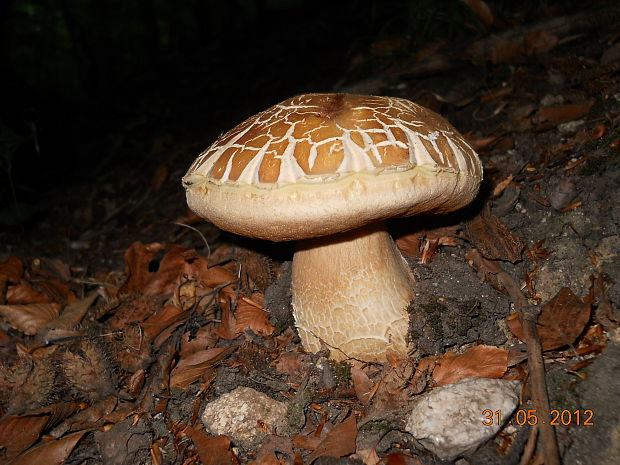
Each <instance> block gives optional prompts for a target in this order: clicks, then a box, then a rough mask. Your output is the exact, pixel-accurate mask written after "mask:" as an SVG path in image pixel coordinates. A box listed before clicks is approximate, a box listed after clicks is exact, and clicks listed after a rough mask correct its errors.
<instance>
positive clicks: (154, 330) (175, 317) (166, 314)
mask: <svg viewBox="0 0 620 465" xmlns="http://www.w3.org/2000/svg"><path fill="white" fill-rule="evenodd" d="M188 316H189V311H187V310H181V309H180V308H178V307H176V306H174V305H172V304H170V305H166V306H165V307H164V308H163V309H161V310H160V311H158V312H157V313H156V314H155V315H153V316H151V317H149V318H147V319H146V320H145V321H144V322H142V324H141V326H142V328H143V329H144V335H145V337H146V338H147V339H148V340H149V341H152V340H154V339H155V338H156V337H157V335H158V334H159V333H161V332H162V331H163V330H164V329H166V328H167V327H169V326H171V325H173V324H175V323H177V322H179V321H183V320H185V319H186V318H187V317H188Z"/></svg>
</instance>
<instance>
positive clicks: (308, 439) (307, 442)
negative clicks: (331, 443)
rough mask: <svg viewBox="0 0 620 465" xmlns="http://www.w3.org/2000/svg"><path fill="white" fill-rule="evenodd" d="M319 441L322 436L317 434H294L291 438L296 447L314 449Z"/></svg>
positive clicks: (321, 439)
mask: <svg viewBox="0 0 620 465" xmlns="http://www.w3.org/2000/svg"><path fill="white" fill-rule="evenodd" d="M321 441H323V438H321V437H319V436H295V437H294V438H293V445H294V446H295V447H297V448H298V449H305V450H316V448H317V447H319V444H321Z"/></svg>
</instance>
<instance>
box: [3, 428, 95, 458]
mask: <svg viewBox="0 0 620 465" xmlns="http://www.w3.org/2000/svg"><path fill="white" fill-rule="evenodd" d="M84 433H85V431H80V432H78V433H74V434H71V435H69V436H66V437H64V438H61V439H57V440H55V441H48V442H44V443H43V444H41V445H39V446H37V447H34V448H32V449H30V450H28V451H27V452H24V453H23V454H21V455H20V456H19V457H17V458H16V459H15V460H13V461H12V462H11V464H10V465H32V464H34V463H44V464H45V465H61V464H63V463H64V462H65V460H67V458H68V457H69V454H71V451H73V448H74V447H75V445H76V444H77V443H78V441H79V440H80V439H81V438H82V436H84Z"/></svg>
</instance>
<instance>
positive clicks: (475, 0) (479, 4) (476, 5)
mask: <svg viewBox="0 0 620 465" xmlns="http://www.w3.org/2000/svg"><path fill="white" fill-rule="evenodd" d="M462 1H463V2H464V3H465V4H467V6H468V7H469V8H471V10H472V11H473V12H474V13H475V15H476V16H477V17H478V19H479V20H480V22H481V23H482V24H484V25H485V26H491V25H492V24H493V23H494V22H495V17H494V15H493V11H492V10H491V8H489V5H487V4H486V2H484V1H483V0H462Z"/></svg>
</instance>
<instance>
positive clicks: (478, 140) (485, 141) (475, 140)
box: [467, 135, 497, 152]
mask: <svg viewBox="0 0 620 465" xmlns="http://www.w3.org/2000/svg"><path fill="white" fill-rule="evenodd" d="M495 139H497V136H488V137H473V136H471V135H470V136H467V142H469V144H470V145H471V146H472V147H473V149H474V150H476V151H477V152H481V151H483V150H484V149H486V148H487V147H489V146H490V145H491V144H492V143H493V142H494V141H495Z"/></svg>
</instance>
